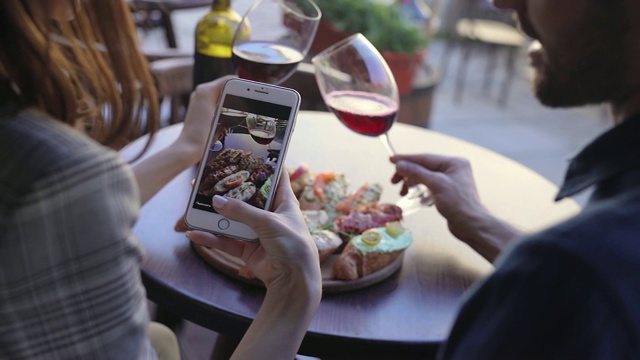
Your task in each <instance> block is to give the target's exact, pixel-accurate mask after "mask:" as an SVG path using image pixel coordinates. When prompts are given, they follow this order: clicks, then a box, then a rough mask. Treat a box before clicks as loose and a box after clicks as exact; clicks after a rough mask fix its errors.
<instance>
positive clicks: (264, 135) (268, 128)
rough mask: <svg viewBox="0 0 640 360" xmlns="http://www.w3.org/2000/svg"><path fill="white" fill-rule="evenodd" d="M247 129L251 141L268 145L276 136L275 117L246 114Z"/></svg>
mask: <svg viewBox="0 0 640 360" xmlns="http://www.w3.org/2000/svg"><path fill="white" fill-rule="evenodd" d="M247 129H248V130H249V135H251V138H252V139H253V141H255V142H257V143H258V144H260V145H269V144H271V142H272V141H273V139H274V138H275V137H276V119H274V118H272V117H267V116H262V115H256V114H250V115H248V116H247Z"/></svg>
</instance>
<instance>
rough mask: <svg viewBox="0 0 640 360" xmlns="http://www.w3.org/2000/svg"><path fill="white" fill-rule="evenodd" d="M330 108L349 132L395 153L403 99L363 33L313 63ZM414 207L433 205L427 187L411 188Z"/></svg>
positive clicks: (409, 195) (385, 63) (409, 197)
mask: <svg viewBox="0 0 640 360" xmlns="http://www.w3.org/2000/svg"><path fill="white" fill-rule="evenodd" d="M311 62H312V63H313V65H314V67H315V74H316V80H317V83H318V88H319V89H320V93H321V94H322V98H323V99H324V101H325V103H326V105H327V106H328V107H329V109H331V111H332V112H333V113H334V114H335V115H336V116H337V117H338V119H340V121H341V122H342V123H343V124H344V125H346V126H347V127H348V128H349V129H351V130H353V131H355V132H357V133H359V134H362V135H367V136H378V137H379V138H380V140H381V141H382V143H383V144H384V146H385V148H386V149H387V151H388V152H389V155H392V156H393V155H395V153H396V152H395V150H394V148H393V146H392V145H391V141H390V140H389V135H388V131H389V129H390V128H391V126H392V125H393V123H394V121H395V120H396V118H397V116H398V110H399V107H400V106H399V104H400V96H399V94H398V86H397V84H396V81H395V78H394V76H393V73H392V72H391V70H390V69H389V66H388V65H387V62H386V61H385V60H384V58H383V57H382V55H381V54H380V52H378V50H377V49H376V48H375V47H374V46H373V45H372V44H371V42H369V40H368V39H367V38H366V37H365V36H364V35H362V34H355V35H352V36H350V37H348V38H346V39H344V40H342V41H339V42H338V43H336V44H334V45H332V46H330V47H329V48H327V49H325V50H324V51H322V52H321V53H319V54H318V55H316V56H314V57H313V59H312V60H311ZM404 200H405V202H406V200H412V201H413V202H414V203H415V204H412V205H411V207H415V206H423V205H431V204H432V199H431V196H430V195H429V192H428V190H427V189H426V187H425V186H424V185H421V186H417V187H413V188H411V189H409V194H408V195H407V196H406V197H405V199H404Z"/></svg>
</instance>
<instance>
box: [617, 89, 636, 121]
mask: <svg viewBox="0 0 640 360" xmlns="http://www.w3.org/2000/svg"><path fill="white" fill-rule="evenodd" d="M609 108H610V111H611V118H612V119H613V122H614V124H620V123H621V122H623V121H625V120H626V119H628V118H629V117H631V116H634V115H640V91H636V92H634V93H633V95H631V96H630V97H628V98H627V99H626V100H625V101H624V102H620V103H616V102H612V103H611V104H610V105H609Z"/></svg>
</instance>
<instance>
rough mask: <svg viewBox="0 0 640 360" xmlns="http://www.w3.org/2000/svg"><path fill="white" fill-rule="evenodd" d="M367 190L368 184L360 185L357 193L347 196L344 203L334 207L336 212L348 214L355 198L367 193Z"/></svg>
mask: <svg viewBox="0 0 640 360" xmlns="http://www.w3.org/2000/svg"><path fill="white" fill-rule="evenodd" d="M368 188H369V184H364V185H362V186H361V187H360V188H359V189H358V191H356V192H355V193H353V194H351V196H349V197H348V198H346V199H345V200H344V201H341V202H340V203H339V204H338V205H336V210H338V211H340V212H344V213H346V212H349V210H350V209H351V205H352V204H353V202H354V201H356V199H357V198H359V197H361V196H362V194H364V193H365V192H366V191H367V189H368Z"/></svg>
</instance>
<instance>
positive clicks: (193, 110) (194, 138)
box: [171, 76, 233, 165]
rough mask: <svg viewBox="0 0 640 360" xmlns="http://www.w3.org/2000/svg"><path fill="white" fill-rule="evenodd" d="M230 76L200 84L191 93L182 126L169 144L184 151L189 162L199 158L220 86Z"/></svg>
mask: <svg viewBox="0 0 640 360" xmlns="http://www.w3.org/2000/svg"><path fill="white" fill-rule="evenodd" d="M231 78H233V77H232V76H224V77H221V78H218V79H216V80H214V81H211V82H208V83H204V84H200V85H198V87H196V89H195V90H194V91H193V92H192V93H191V97H190V98H189V107H188V108H187V114H186V116H185V119H184V127H183V128H182V132H181V133H180V136H178V139H176V141H175V142H174V144H173V145H172V146H171V147H172V148H173V149H174V150H176V151H178V149H179V151H182V152H184V153H185V154H186V155H187V157H188V159H189V160H190V162H191V164H190V165H192V164H195V163H196V162H197V161H198V160H200V156H202V153H203V151H204V147H205V145H206V143H207V136H208V135H209V130H210V129H211V122H212V121H213V116H214V115H215V112H216V106H217V104H218V101H219V99H220V94H221V93H222V88H223V87H224V84H225V83H226V82H227V80H229V79H231Z"/></svg>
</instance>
